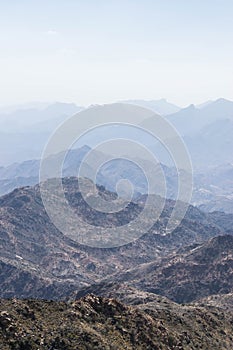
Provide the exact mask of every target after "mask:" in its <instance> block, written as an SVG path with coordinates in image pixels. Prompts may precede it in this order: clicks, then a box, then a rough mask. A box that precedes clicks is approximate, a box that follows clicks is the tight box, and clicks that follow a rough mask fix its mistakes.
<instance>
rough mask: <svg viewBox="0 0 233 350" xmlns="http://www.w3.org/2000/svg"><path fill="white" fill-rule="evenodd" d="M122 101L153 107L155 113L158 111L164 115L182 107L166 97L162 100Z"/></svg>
mask: <svg viewBox="0 0 233 350" xmlns="http://www.w3.org/2000/svg"><path fill="white" fill-rule="evenodd" d="M120 102H123V103H130V104H134V105H138V106H141V107H145V108H148V109H151V110H152V111H154V112H155V113H158V114H160V115H164V116H165V115H168V114H172V113H176V112H178V111H179V110H180V107H178V106H176V105H174V104H172V103H170V102H168V101H167V100H166V99H165V98H162V99H160V100H124V101H120Z"/></svg>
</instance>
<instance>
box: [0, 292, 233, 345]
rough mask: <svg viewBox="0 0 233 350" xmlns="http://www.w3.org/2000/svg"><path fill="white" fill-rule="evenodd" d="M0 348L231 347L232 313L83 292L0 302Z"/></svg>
mask: <svg viewBox="0 0 233 350" xmlns="http://www.w3.org/2000/svg"><path fill="white" fill-rule="evenodd" d="M0 310H1V313H0V347H1V349H2V350H13V349H24V350H34V349H37V350H38V349H39V350H40V349H41V350H42V349H43V350H52V349H53V350H55V349H63V350H73V349H75V350H76V349H80V350H82V349H83V350H84V349H85V350H87V349H95V350H98V349H99V350H119V349H126V350H135V349H137V350H140V349H141V350H142V349H148V350H159V349H161V350H163V349H164V350H172V349H184V350H185V349H187V350H188V349H216V350H223V349H225V350H228V349H229V350H230V349H231V348H232V347H231V346H232V341H233V337H232V333H233V326H232V320H233V314H231V313H225V314H223V313H222V311H221V310H220V309H218V308H215V307H200V306H189V305H186V306H180V305H177V304H175V303H172V302H170V301H168V300H160V301H159V299H158V300H157V301H153V302H148V303H144V304H140V303H139V304H138V305H137V307H135V306H130V305H125V304H122V303H121V302H119V301H116V300H115V299H106V298H101V297H95V296H93V295H89V296H87V297H85V298H82V299H79V300H75V301H73V302H70V303H65V302H51V301H39V300H37V301H36V300H28V301H26V300H24V301H20V300H17V299H13V300H1V301H0Z"/></svg>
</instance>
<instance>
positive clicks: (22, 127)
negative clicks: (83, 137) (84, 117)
mask: <svg viewBox="0 0 233 350" xmlns="http://www.w3.org/2000/svg"><path fill="white" fill-rule="evenodd" d="M82 109H83V108H82V107H79V106H76V105H75V104H74V103H61V102H56V103H53V104H49V105H46V106H44V107H42V108H38V107H37V108H35V107H34V108H23V109H17V110H14V111H11V112H8V113H7V112H5V113H0V126H1V131H2V132H7V133H19V132H26V131H30V132H35V131H40V132H42V131H47V130H48V129H49V130H50V131H52V130H53V129H51V128H49V125H50V126H51V127H52V128H54V127H56V126H57V125H58V124H59V123H60V122H62V121H64V120H65V119H66V118H67V117H70V116H72V115H73V114H75V113H77V112H79V111H81V110H82ZM38 126H41V127H40V128H39V130H38ZM42 126H44V128H42Z"/></svg>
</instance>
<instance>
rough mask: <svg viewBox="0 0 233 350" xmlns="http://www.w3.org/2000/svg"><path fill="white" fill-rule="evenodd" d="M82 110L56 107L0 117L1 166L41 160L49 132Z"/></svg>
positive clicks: (64, 106)
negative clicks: (34, 159)
mask: <svg viewBox="0 0 233 350" xmlns="http://www.w3.org/2000/svg"><path fill="white" fill-rule="evenodd" d="M81 109H82V107H78V106H76V105H74V104H66V103H55V104H52V105H49V106H46V107H45V108H42V109H35V108H31V109H22V110H17V111H14V112H11V113H5V114H0V129H1V132H0V164H1V165H7V164H10V163H14V162H22V161H25V160H27V159H33V158H40V157H41V153H42V150H43V148H44V146H45V145H46V143H47V141H48V138H49V136H50V134H51V132H53V131H54V129H55V128H56V127H57V126H58V125H59V124H60V123H61V122H63V121H64V120H65V119H66V118H67V117H70V116H71V115H73V114H75V113H77V112H79V111H80V110H81Z"/></svg>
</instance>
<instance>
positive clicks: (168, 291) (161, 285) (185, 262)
mask: <svg viewBox="0 0 233 350" xmlns="http://www.w3.org/2000/svg"><path fill="white" fill-rule="evenodd" d="M232 252H233V236H229V235H225V236H219V237H216V238H213V239H212V240H210V241H209V242H207V243H204V244H203V245H200V246H195V247H189V248H188V249H187V248H185V249H184V250H183V251H182V249H181V250H180V251H178V252H177V253H176V254H174V255H172V256H169V257H165V258H163V259H161V261H159V262H158V261H157V262H151V263H147V264H142V265H140V266H138V267H137V268H134V269H131V270H127V271H125V272H123V273H119V274H117V275H115V276H114V278H113V279H111V278H108V279H107V280H106V281H102V282H101V283H99V284H97V285H93V286H89V287H87V288H84V289H82V290H80V291H79V292H78V294H77V296H78V297H80V296H84V295H86V294H88V293H92V292H95V294H97V295H101V296H114V297H116V298H119V299H121V295H124V293H123V290H125V289H127V288H129V286H130V287H134V288H136V289H137V290H140V291H144V292H150V293H154V294H159V295H163V296H166V297H167V298H169V299H171V300H173V301H175V302H178V303H187V302H192V301H194V300H199V299H200V298H204V297H207V296H211V295H214V294H226V293H232V292H233V278H232V276H233V254H232ZM116 281H117V282H118V285H116ZM123 301H125V299H123Z"/></svg>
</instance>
